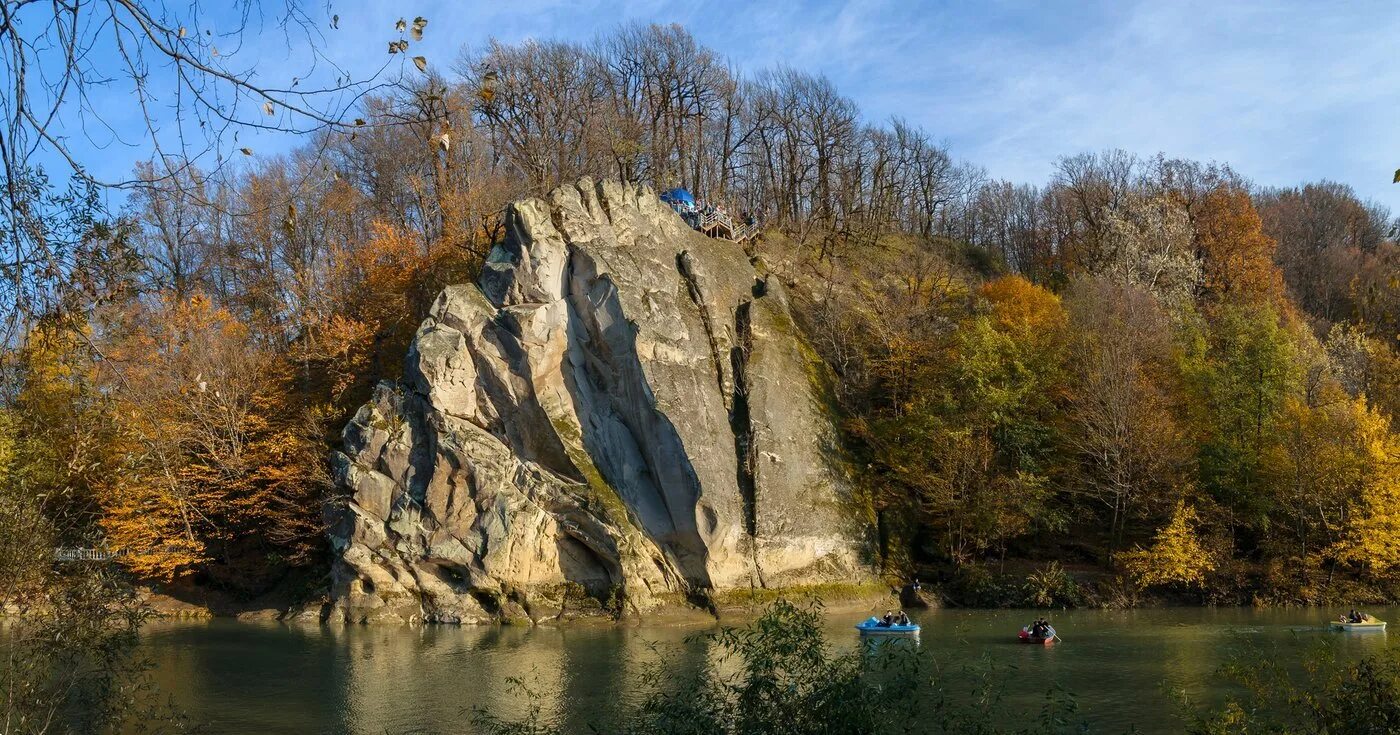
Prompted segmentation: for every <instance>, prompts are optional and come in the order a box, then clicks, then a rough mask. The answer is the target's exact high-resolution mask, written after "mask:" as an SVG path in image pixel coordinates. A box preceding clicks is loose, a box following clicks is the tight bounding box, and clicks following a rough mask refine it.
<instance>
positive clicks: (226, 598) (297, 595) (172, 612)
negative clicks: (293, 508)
mask: <svg viewBox="0 0 1400 735" xmlns="http://www.w3.org/2000/svg"><path fill="white" fill-rule="evenodd" d="M1231 572H1232V573H1231V577H1230V584H1229V585H1228V586H1224V587H1221V588H1218V589H1204V588H1168V589H1152V590H1142V589H1139V588H1137V587H1135V586H1133V585H1131V584H1130V583H1128V582H1127V581H1126V580H1124V579H1123V578H1122V577H1121V576H1120V575H1118V574H1115V573H1113V572H1111V571H1108V570H1105V569H1103V568H1102V567H1099V566H1096V565H1090V564H1078V565H1075V564H1061V563H1059V562H1048V563H1044V562H1030V561H1025V560H1008V561H1006V562H1004V563H1000V564H996V565H992V564H978V565H967V566H962V567H956V568H945V569H936V568H926V569H924V570H922V572H921V574H920V575H917V576H918V577H919V578H921V579H923V580H925V581H924V583H923V584H922V585H921V590H920V593H919V594H918V598H919V599H917V600H914V599H911V598H910V597H909V596H908V595H906V596H904V598H903V599H901V594H900V588H899V587H896V586H895V585H894V584H892V583H890V582H889V581H886V582H879V581H875V582H870V581H867V582H832V583H824V584H815V585H800V586H793V587H784V588H778V589H766V588H752V589H731V590H722V591H715V592H711V593H708V594H704V595H692V596H691V597H689V598H684V597H680V596H675V597H674V598H673V599H666V600H663V601H661V602H660V604H658V605H657V606H655V607H652V608H650V609H647V610H645V611H642V612H640V613H638V612H635V611H632V612H627V613H622V614H619V613H618V612H617V611H615V610H609V609H607V608H605V607H604V606H602V605H594V606H571V607H570V608H569V609H567V610H558V609H551V610H534V611H530V610H526V609H525V608H523V607H519V606H515V607H512V608H511V610H512V612H511V614H504V613H503V614H502V615H501V616H500V618H499V620H498V621H496V622H497V623H499V624H504V625H525V626H531V625H609V624H624V625H625V624H635V623H637V622H639V621H645V622H648V623H652V622H655V623H659V624H705V623H709V622H714V621H716V620H719V621H724V620H726V619H731V618H732V619H736V620H743V619H748V618H751V617H752V616H753V615H755V614H756V613H757V612H758V611H760V610H762V609H763V607H765V606H766V605H768V604H770V603H772V602H773V601H774V600H777V599H779V598H785V599H788V600H792V601H795V602H810V601H820V602H821V603H822V604H823V605H824V606H825V607H827V608H828V609H832V610H858V609H859V610H874V609H895V608H908V609H923V608H928V607H935V608H939V607H945V608H966V609H985V610H993V609H1019V608H1036V609H1059V610H1067V609H1097V610H1132V609H1153V608H1164V607H1188V608H1189V607H1205V608H1221V607H1224V608H1229V607H1241V608H1294V607H1304V608H1307V607H1325V606H1343V607H1346V606H1353V605H1368V606H1375V605H1389V604H1394V603H1395V602H1396V601H1398V600H1400V589H1388V588H1382V587H1379V586H1377V585H1374V584H1370V585H1368V584H1363V583H1361V582H1359V581H1357V580H1355V579H1351V578H1348V577H1346V576H1343V575H1332V576H1331V577H1330V578H1329V577H1328V576H1326V575H1323V574H1322V573H1320V572H1319V573H1317V574H1316V575H1315V576H1316V578H1301V577H1300V578H1296V579H1293V580H1287V579H1283V578H1282V576H1283V575H1281V574H1280V573H1279V572H1278V571H1277V570H1274V571H1271V570H1270V569H1268V568H1265V567H1262V566H1258V565H1243V564H1242V565H1238V567H1237V568H1236V569H1233V570H1231ZM911 576H915V575H911ZM140 594H141V597H142V599H143V601H145V602H146V603H147V604H148V605H149V607H150V609H151V611H152V613H153V614H154V615H155V616H157V617H160V618H169V619H197V618H234V619H239V620H298V621H303V622H320V621H323V620H325V619H326V617H327V615H328V613H329V612H330V609H331V602H332V601H331V599H330V598H329V596H328V595H327V593H326V590H325V589H324V588H323V587H321V586H320V584H319V578H316V577H314V576H313V575H309V574H300V575H289V577H288V578H287V579H285V580H283V582H282V583H280V584H278V585H277V586H275V587H274V588H273V589H271V590H270V591H268V592H266V593H264V594H262V595H258V596H253V597H248V596H240V595H237V594H234V593H231V592H226V591H222V590H219V589H215V588H211V587H206V586H201V585H197V584H191V583H181V584H176V585H145V586H142V587H141V588H140ZM517 608H518V609H517ZM532 613H533V614H532Z"/></svg>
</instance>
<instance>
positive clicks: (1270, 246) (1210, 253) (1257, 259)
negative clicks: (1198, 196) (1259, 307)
mask: <svg viewBox="0 0 1400 735" xmlns="http://www.w3.org/2000/svg"><path fill="white" fill-rule="evenodd" d="M1195 228H1196V247H1197V250H1198V252H1199V253H1200V256H1201V259H1202V261H1203V265H1204V269H1205V288H1206V292H1207V293H1208V294H1209V295H1210V296H1211V297H1212V298H1214V299H1215V300H1217V301H1231V302H1237V303H1239V302H1244V303H1257V302H1261V301H1268V302H1272V303H1274V304H1275V305H1281V304H1283V303H1284V301H1285V299H1284V294H1283V274H1282V273H1281V272H1280V271H1279V269H1278V266H1276V265H1275V264H1274V251H1275V250H1276V249H1277V247H1278V246H1277V243H1275V242H1274V239H1273V238H1271V237H1269V236H1268V235H1266V234H1264V227H1263V223H1262V222H1261V221H1260V219H1259V213H1258V212H1256V211H1255V210H1254V204H1253V202H1252V201H1251V200H1250V197H1249V193H1248V192H1245V191H1243V190H1240V189H1232V188H1219V189H1216V190H1214V191H1212V192H1211V193H1210V194H1208V195H1207V196H1206V198H1205V200H1204V201H1203V202H1202V203H1201V206H1200V207H1199V209H1198V210H1197V214H1196V222H1195Z"/></svg>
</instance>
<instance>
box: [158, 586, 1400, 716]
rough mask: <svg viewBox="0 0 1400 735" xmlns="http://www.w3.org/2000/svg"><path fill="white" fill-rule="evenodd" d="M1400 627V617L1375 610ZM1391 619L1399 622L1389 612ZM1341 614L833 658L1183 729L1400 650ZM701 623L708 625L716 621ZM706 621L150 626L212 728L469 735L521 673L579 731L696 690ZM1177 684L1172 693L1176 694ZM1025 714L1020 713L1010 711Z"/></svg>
mask: <svg viewBox="0 0 1400 735" xmlns="http://www.w3.org/2000/svg"><path fill="white" fill-rule="evenodd" d="M1373 612H1375V613H1376V614H1378V616H1379V617H1383V618H1386V617H1388V618H1390V619H1392V620H1395V619H1400V618H1397V617H1396V614H1395V613H1396V612H1400V611H1381V610H1377V611H1373ZM1387 613H1389V614H1387ZM1335 614H1336V613H1335V612H1332V611H1317V610H1284V611H1254V610H1237V609H1219V610H1211V609H1187V610H1139V611H1127V612H1104V611H1069V612H1059V613H1056V614H1054V615H1052V616H1051V620H1052V622H1053V623H1054V625H1055V626H1056V628H1057V630H1058V631H1059V633H1060V635H1061V637H1062V639H1063V642H1061V643H1059V644H1057V645H1055V646H1027V645H1024V644H1021V643H1019V642H1018V641H1017V639H1016V632H1017V631H1018V630H1020V627H1021V626H1022V625H1024V624H1025V622H1026V621H1027V620H1030V619H1032V618H1034V617H1036V615H1037V613H1036V612H1032V611H972V610H932V611H922V612H920V613H919V614H918V615H916V616H915V617H916V618H917V621H918V622H919V623H920V624H921V625H922V626H923V634H922V636H921V639H917V640H915V639H907V638H877V639H873V640H870V641H869V642H868V643H867V644H862V642H861V640H860V636H858V635H857V634H856V631H855V630H853V629H852V628H851V626H852V625H853V624H854V622H855V621H856V620H858V619H859V618H860V617H861V616H860V615H838V614H832V615H831V616H830V617H829V618H828V627H827V630H826V632H827V636H828V640H829V641H831V643H832V645H833V646H834V647H835V648H836V650H840V651H856V650H858V648H859V647H861V646H862V645H865V646H866V648H865V649H864V653H863V654H862V655H865V656H871V657H874V656H878V655H880V653H882V652H890V651H896V650H900V651H906V650H907V651H912V652H913V653H914V655H917V656H918V657H920V658H922V659H925V660H928V661H930V662H932V663H934V664H936V665H937V668H938V670H939V671H941V672H943V673H944V675H945V677H946V678H945V679H944V680H943V681H944V685H945V686H947V687H948V690H949V693H950V694H951V695H952V696H969V697H970V696H975V693H976V690H977V687H978V685H979V682H980V681H981V680H982V677H984V676H990V677H991V678H992V680H993V681H994V683H995V684H996V685H997V686H998V687H999V688H1000V689H1001V690H1002V691H1003V693H1004V698H1003V701H1002V703H1001V705H1000V706H999V708H998V709H999V710H1005V711H1007V712H1017V711H1020V712H1031V713H1034V712H1037V711H1039V707H1040V706H1041V705H1042V704H1043V702H1044V696H1045V693H1046V691H1047V690H1048V689H1049V688H1050V687H1051V686H1054V685H1060V686H1063V687H1064V689H1065V690H1067V691H1070V692H1073V693H1074V694H1075V695H1076V699H1077V701H1078V703H1079V706H1080V711H1081V713H1082V714H1083V715H1084V716H1086V717H1088V718H1089V719H1090V720H1091V721H1092V722H1093V724H1094V725H1095V731H1103V732H1122V731H1124V730H1126V729H1127V728H1128V727H1129V726H1133V725H1135V726H1137V727H1138V728H1139V730H1140V731H1141V732H1144V733H1167V732H1178V731H1180V729H1181V725H1180V723H1179V722H1178V721H1177V720H1176V719H1174V713H1175V712H1176V709H1177V705H1176V703H1175V701H1174V696H1175V695H1174V692H1179V691H1186V692H1188V693H1190V694H1191V695H1192V697H1193V698H1200V697H1205V698H1207V699H1209V697H1210V696H1211V695H1212V692H1213V691H1217V688H1218V685H1217V684H1215V683H1213V681H1214V680H1213V673H1214V672H1215V671H1216V669H1217V668H1218V667H1219V666H1220V664H1221V663H1222V662H1224V661H1225V660H1226V659H1227V658H1229V657H1230V656H1232V655H1237V654H1242V655H1254V656H1269V657H1271V658H1274V659H1277V660H1282V661H1291V662H1294V663H1295V664H1296V662H1297V661H1299V660H1300V659H1301V657H1302V656H1304V655H1305V654H1307V653H1308V652H1310V651H1312V650H1316V649H1319V648H1321V649H1325V650H1328V651H1331V652H1334V653H1335V654H1336V655H1337V656H1338V657H1340V658H1344V659H1345V658H1353V657H1356V656H1361V655H1364V654H1368V653H1375V652H1377V651H1380V650H1383V649H1385V648H1387V647H1389V646H1390V645H1391V639H1390V638H1388V637H1387V635H1386V634H1385V633H1380V632H1372V633H1340V632H1330V631H1327V630H1326V627H1325V622H1326V621H1327V620H1328V619H1329V618H1330V617H1332V616H1334V615H1335ZM701 630H703V629H701ZM696 632H697V629H695V628H667V627H616V628H614V627H566V628H551V627H542V628H534V629H528V628H513V627H506V628H471V627H467V628H456V627H449V626H430V627H412V628H410V627H387V626H386V627H377V626H369V627H343V626H324V627H322V626H316V625H278V624H253V623H237V622H233V621H223V620H219V621H211V622H207V623H162V624H155V625H152V626H151V627H150V628H148V630H147V632H146V635H145V639H144V652H145V653H146V654H147V655H148V656H149V657H150V658H151V659H152V660H153V661H154V663H155V664H156V668H155V671H154V675H155V678H156V683H157V684H158V685H159V686H160V688H161V689H162V690H163V691H165V692H169V693H171V694H172V695H173V696H174V698H175V700H176V702H177V703H178V704H180V705H181V706H183V707H184V709H185V710H186V711H187V712H189V714H190V715H192V716H193V717H194V718H195V719H197V720H199V721H202V722H206V723H208V725H209V727H208V729H209V731H210V732H213V733H249V732H266V733H366V734H370V733H373V734H375V735H382V733H385V732H393V733H401V732H414V733H463V732H470V731H471V725H470V721H471V716H472V713H473V711H474V710H475V709H476V708H478V707H482V708H487V709H490V710H491V711H493V712H495V713H497V714H507V715H509V714H514V715H519V714H522V713H523V712H524V709H525V706H526V703H525V702H524V701H523V700H522V699H521V698H520V697H518V696H517V692H515V691H513V690H512V685H511V684H510V680H512V679H519V680H521V681H523V682H524V684H525V685H526V686H527V687H529V688H531V689H533V690H534V691H535V692H536V693H537V694H538V695H539V700H538V703H539V705H540V706H541V708H542V711H543V712H544V714H546V715H547V716H550V717H557V718H558V719H559V720H560V721H561V722H562V723H563V725H564V726H565V730H566V731H567V732H587V731H588V726H589V725H601V726H603V727H604V728H606V727H607V726H609V725H611V724H613V723H616V722H617V720H618V718H619V717H620V716H621V714H622V713H623V712H625V710H626V708H627V707H628V706H629V705H631V704H634V703H635V702H636V701H637V700H638V699H639V698H640V697H642V696H644V695H645V694H646V692H647V691H648V688H649V687H651V686H653V685H655V686H664V687H672V688H682V687H684V686H685V685H686V683H687V682H688V681H690V680H692V679H693V677H694V676H695V675H696V674H697V673H699V672H700V671H702V670H703V669H704V668H705V667H721V668H722V669H723V668H726V667H728V668H729V669H730V670H732V667H733V666H734V665H735V662H734V661H733V660H727V659H725V658H724V657H723V655H722V654H723V652H722V651H721V650H720V649H719V648H718V646H716V645H714V644H713V643H710V642H706V641H703V640H700V641H692V642H686V639H687V637H689V636H691V635H693V634H695V633H696ZM1164 684H1165V686H1164ZM1008 716H1010V715H1008Z"/></svg>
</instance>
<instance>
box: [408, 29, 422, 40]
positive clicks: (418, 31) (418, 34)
mask: <svg viewBox="0 0 1400 735" xmlns="http://www.w3.org/2000/svg"><path fill="white" fill-rule="evenodd" d="M410 33H411V35H412V36H413V40H415V41H421V40H423V29H422V28H419V27H418V26H414V27H413V30H412V31H411V32H410Z"/></svg>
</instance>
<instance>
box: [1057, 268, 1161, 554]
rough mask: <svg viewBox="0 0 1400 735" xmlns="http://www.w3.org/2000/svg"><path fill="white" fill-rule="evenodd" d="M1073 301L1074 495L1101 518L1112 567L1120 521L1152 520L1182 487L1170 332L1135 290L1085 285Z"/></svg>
mask: <svg viewBox="0 0 1400 735" xmlns="http://www.w3.org/2000/svg"><path fill="white" fill-rule="evenodd" d="M1072 297H1073V298H1072V299H1071V301H1070V302H1069V314H1070V318H1071V324H1072V326H1073V328H1074V329H1073V335H1072V339H1073V349H1072V350H1071V351H1070V362H1071V365H1072V370H1073V378H1074V379H1073V383H1072V388H1071V397H1070V401H1069V404H1070V412H1069V417H1070V421H1071V428H1070V430H1069V431H1068V432H1067V433H1068V444H1069V446H1070V447H1072V448H1073V450H1074V451H1075V453H1076V454H1077V455H1078V457H1077V458H1078V460H1079V467H1080V470H1079V472H1077V473H1076V475H1077V481H1078V482H1079V483H1082V485H1081V486H1080V490H1081V492H1084V493H1086V494H1087V495H1088V496H1089V497H1091V498H1093V499H1094V500H1096V501H1098V502H1099V503H1102V504H1103V505H1104V506H1105V507H1106V509H1107V511H1108V534H1107V536H1108V541H1107V549H1106V551H1107V557H1108V560H1109V562H1110V564H1111V563H1112V561H1113V554H1114V552H1115V551H1116V550H1118V549H1119V548H1122V546H1123V543H1124V540H1125V537H1126V535H1127V531H1128V527H1129V523H1130V522H1134V521H1144V520H1150V519H1155V518H1158V517H1161V516H1162V515H1163V514H1164V513H1165V512H1166V511H1168V510H1169V509H1170V508H1171V506H1172V504H1173V503H1175V502H1176V500H1177V499H1178V498H1179V497H1180V495H1181V492H1182V489H1183V487H1184V486H1185V485H1186V484H1187V482H1188V479H1187V477H1186V476H1185V473H1184V470H1185V469H1186V465H1187V457H1188V446H1187V442H1186V435H1185V431H1184V429H1183V427H1182V426H1181V425H1180V420H1179V418H1178V417H1179V415H1180V406H1179V400H1180V392H1179V391H1180V380H1179V378H1178V376H1177V375H1176V371H1175V369H1174V367H1175V366H1174V364H1173V360H1172V352H1171V351H1172V340H1173V334H1172V325H1171V322H1170V318H1169V316H1168V314H1167V313H1166V311H1165V310H1164V309H1163V308H1162V306H1161V304H1160V302H1158V300H1157V298H1156V297H1155V296H1154V295H1152V294H1151V293H1150V292H1148V291H1145V290H1143V289H1140V288H1135V287H1132V286H1124V285H1119V284H1115V283H1111V282H1107V281H1103V280H1093V279H1090V280H1084V281H1081V282H1079V283H1077V284H1075V287H1074V290H1073V291H1072Z"/></svg>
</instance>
